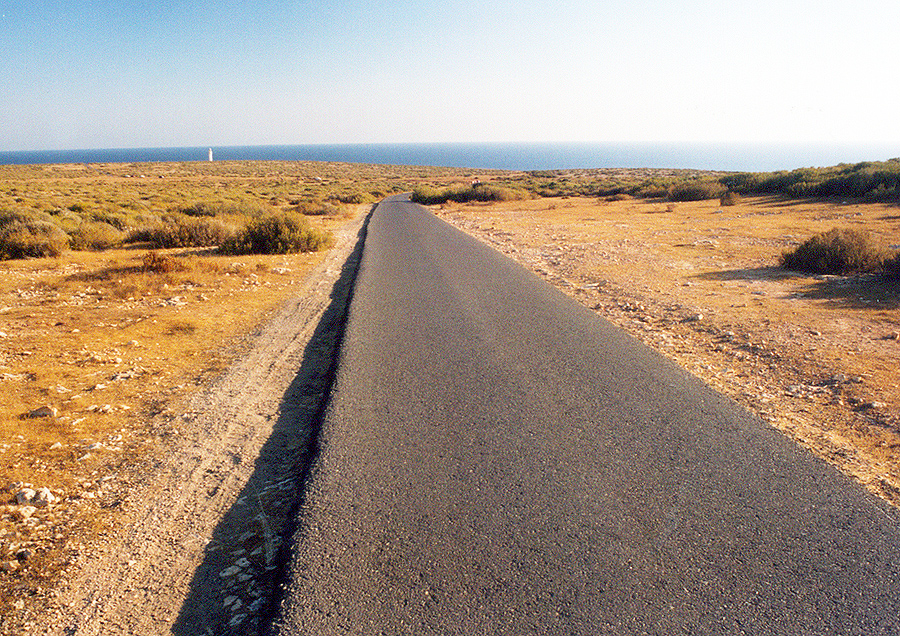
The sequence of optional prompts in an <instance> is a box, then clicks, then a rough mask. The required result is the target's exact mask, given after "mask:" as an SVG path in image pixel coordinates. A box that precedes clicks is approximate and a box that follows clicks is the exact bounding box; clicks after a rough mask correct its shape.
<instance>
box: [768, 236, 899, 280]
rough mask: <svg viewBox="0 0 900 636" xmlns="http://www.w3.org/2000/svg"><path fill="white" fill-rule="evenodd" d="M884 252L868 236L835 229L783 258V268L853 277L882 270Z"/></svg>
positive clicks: (808, 240)
mask: <svg viewBox="0 0 900 636" xmlns="http://www.w3.org/2000/svg"><path fill="white" fill-rule="evenodd" d="M883 262H884V252H883V251H881V250H880V249H878V248H877V247H876V246H874V245H873V244H872V243H871V240H870V238H869V235H868V233H867V232H860V231H858V230H845V229H839V228H834V229H831V230H829V231H827V232H824V233H821V234H816V235H815V236H813V237H811V238H809V239H807V240H806V241H804V242H803V243H802V244H801V245H799V246H798V247H797V248H796V249H794V250H791V251H789V252H784V253H783V254H782V255H781V267H783V268H784V269H790V270H794V271H800V272H810V273H813V274H851V273H861V272H873V271H877V270H878V269H879V268H881V266H882V263H883Z"/></svg>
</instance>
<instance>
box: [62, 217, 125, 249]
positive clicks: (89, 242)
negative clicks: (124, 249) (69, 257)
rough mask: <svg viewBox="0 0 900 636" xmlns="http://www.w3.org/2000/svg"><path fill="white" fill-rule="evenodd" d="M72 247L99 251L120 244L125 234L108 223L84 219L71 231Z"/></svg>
mask: <svg viewBox="0 0 900 636" xmlns="http://www.w3.org/2000/svg"><path fill="white" fill-rule="evenodd" d="M71 238H72V249H75V250H92V251H100V250H106V249H110V248H113V247H118V246H120V245H121V244H122V241H123V240H124V238H125V234H123V233H122V232H120V231H119V230H118V229H117V228H115V227H113V226H112V225H110V224H109V223H102V222H100V223H93V222H89V221H85V222H84V223H82V224H81V225H79V226H78V229H77V230H75V231H74V232H72V234H71Z"/></svg>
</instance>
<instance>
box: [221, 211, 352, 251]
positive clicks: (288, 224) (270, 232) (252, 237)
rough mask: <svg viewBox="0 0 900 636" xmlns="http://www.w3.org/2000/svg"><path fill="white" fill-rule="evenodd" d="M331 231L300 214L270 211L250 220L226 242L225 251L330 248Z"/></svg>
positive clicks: (315, 249) (316, 249)
mask: <svg viewBox="0 0 900 636" xmlns="http://www.w3.org/2000/svg"><path fill="white" fill-rule="evenodd" d="M333 243H334V237H333V236H332V234H331V232H328V231H327V230H322V229H319V228H315V227H313V226H312V225H311V224H310V222H309V221H308V220H306V219H305V218H304V217H303V216H301V215H299V214H291V213H281V214H272V215H270V216H265V217H262V218H259V219H253V220H252V221H251V222H250V223H249V224H248V225H247V227H245V228H244V230H243V231H242V232H239V233H238V234H236V235H234V236H233V237H232V238H230V239H229V240H227V241H225V242H224V243H223V244H222V246H221V251H222V252H223V253H225V254H291V253H295V252H317V251H319V250H321V249H326V248H328V247H331V245H332V244H333Z"/></svg>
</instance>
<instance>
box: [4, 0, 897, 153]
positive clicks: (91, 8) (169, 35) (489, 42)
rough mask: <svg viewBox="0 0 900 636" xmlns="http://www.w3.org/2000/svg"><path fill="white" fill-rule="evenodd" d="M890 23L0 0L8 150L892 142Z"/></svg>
mask: <svg viewBox="0 0 900 636" xmlns="http://www.w3.org/2000/svg"><path fill="white" fill-rule="evenodd" d="M898 24H900V2H897V0H855V1H854V2H847V1H846V0H755V2H752V3H751V2H740V3H729V2H722V0H655V1H650V0H592V1H583V0H555V1H554V2H548V1H546V0H545V1H543V2H536V1H534V0H516V1H511V0H492V2H490V3H485V4H482V5H481V6H477V5H474V4H473V3H471V2H461V1H459V0H444V1H441V2H437V1H435V0H416V1H415V2H413V1H411V0H390V1H387V2H383V1H381V0H369V1H357V0H342V1H330V2H329V1H327V0H319V1H317V2H309V1H306V0H259V1H256V2H253V3H249V2H246V3H245V2H233V1H230V0H227V1H219V2H214V1H208V0H194V1H186V0H173V1H172V2H169V3H167V4H161V3H156V2H148V1H146V0H142V1H141V2H137V1H133V0H122V1H119V2H110V1H107V0H90V1H88V0H61V1H57V2H48V1H45V0H33V1H29V2H23V1H22V0H0V91H2V93H0V98H2V104H3V106H2V108H0V149H2V150H44V149H72V148H115V147H126V148H127V147H157V146H206V145H212V146H215V145H243V144H248V145H249V144H304V143H368V142H447V141H740V142H746V141H755V142H767V143H768V142H829V143H830V142H853V143H879V144H884V143H886V142H887V143H893V142H898V144H900V117H898V106H900V81H898V79H900V78H898V70H897V59H898V57H900V54H898V50H897V45H896V35H895V33H896V28H897V25H898ZM897 154H900V152H898V153H897Z"/></svg>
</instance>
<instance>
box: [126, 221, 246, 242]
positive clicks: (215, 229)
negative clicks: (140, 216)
mask: <svg viewBox="0 0 900 636" xmlns="http://www.w3.org/2000/svg"><path fill="white" fill-rule="evenodd" d="M231 236H232V231H231V230H230V229H229V228H228V226H227V225H225V223H223V222H222V221H220V220H218V219H211V218H208V217H201V218H192V217H189V218H180V219H179V218H170V219H167V220H166V222H164V223H161V224H160V225H155V226H150V227H146V228H140V229H138V230H135V231H134V232H132V233H131V234H130V235H129V237H128V240H129V242H138V241H141V242H144V241H146V242H149V243H152V244H153V245H154V246H155V247H157V248H170V247H216V246H219V245H222V243H224V242H225V241H226V240H228V239H229V238H230V237H231Z"/></svg>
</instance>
